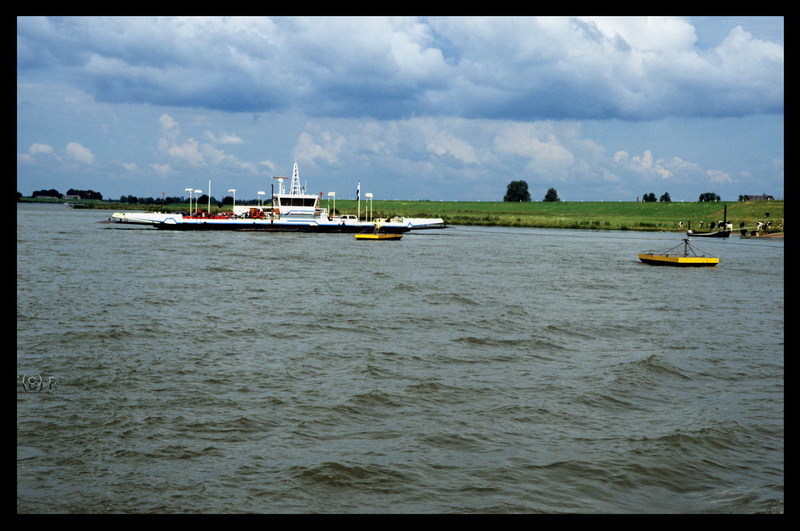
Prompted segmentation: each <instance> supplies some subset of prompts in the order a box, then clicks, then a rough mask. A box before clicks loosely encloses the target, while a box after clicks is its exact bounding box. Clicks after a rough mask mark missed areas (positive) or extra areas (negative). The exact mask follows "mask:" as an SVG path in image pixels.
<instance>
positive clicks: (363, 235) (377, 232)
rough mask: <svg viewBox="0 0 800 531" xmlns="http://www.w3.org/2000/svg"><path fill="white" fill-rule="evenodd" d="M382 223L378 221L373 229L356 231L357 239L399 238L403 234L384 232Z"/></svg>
mask: <svg viewBox="0 0 800 531" xmlns="http://www.w3.org/2000/svg"><path fill="white" fill-rule="evenodd" d="M381 227H382V226H381V224H380V223H376V224H375V225H373V227H372V229H370V230H365V231H363V232H359V233H356V240H399V239H400V238H402V237H403V235H402V234H401V233H399V232H383V231H382V230H381Z"/></svg>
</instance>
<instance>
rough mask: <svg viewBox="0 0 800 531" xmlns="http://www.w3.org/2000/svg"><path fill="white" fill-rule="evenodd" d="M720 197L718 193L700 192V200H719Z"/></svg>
mask: <svg viewBox="0 0 800 531" xmlns="http://www.w3.org/2000/svg"><path fill="white" fill-rule="evenodd" d="M719 200H720V198H719V196H718V195H717V194H715V193H713V192H706V193H704V194H700V199H698V201H719Z"/></svg>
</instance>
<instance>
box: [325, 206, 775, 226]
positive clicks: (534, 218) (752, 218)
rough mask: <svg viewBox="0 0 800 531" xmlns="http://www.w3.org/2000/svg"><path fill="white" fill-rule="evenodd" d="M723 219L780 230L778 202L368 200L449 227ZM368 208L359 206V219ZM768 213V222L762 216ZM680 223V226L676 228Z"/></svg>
mask: <svg viewBox="0 0 800 531" xmlns="http://www.w3.org/2000/svg"><path fill="white" fill-rule="evenodd" d="M725 206H727V207H728V213H727V218H728V221H730V222H732V223H733V225H734V229H735V230H738V229H739V223H740V222H744V223H745V225H746V226H748V227H755V225H756V223H757V222H759V221H761V222H764V221H765V220H766V219H768V220H770V221H771V222H772V224H773V231H777V230H778V228H777V226H778V225H783V223H784V219H783V215H784V214H783V201H769V202H765V201H750V202H736V201H730V202H716V203H700V202H694V203H676V202H668V203H660V202H658V203H641V202H618V203H613V202H600V201H591V202H572V201H566V202H548V203H545V202H529V203H510V202H502V201H496V202H462V201H453V202H437V201H374V202H373V205H372V211H373V217H389V216H406V217H436V218H442V219H444V221H445V222H446V223H447V224H449V225H496V226H505V227H540V228H569V229H608V230H638V231H683V230H686V228H687V226H688V224H689V222H691V226H692V228H694V229H698V228H699V227H700V222H701V221H702V222H703V224H704V226H705V227H708V226H709V224H710V223H711V222H712V221H713V222H715V223H717V222H719V221H720V220H722V219H723V216H724V215H725V212H724V209H725ZM366 208H368V206H367V205H366V203H365V202H364V201H362V202H361V215H362V216H364V215H365V213H366ZM336 209H337V210H338V211H340V212H342V213H346V214H355V213H356V210H357V209H358V205H357V204H356V201H352V200H351V201H344V200H337V201H336ZM766 212H769V218H766V217H765V213H766ZM679 222H683V227H680V226H679Z"/></svg>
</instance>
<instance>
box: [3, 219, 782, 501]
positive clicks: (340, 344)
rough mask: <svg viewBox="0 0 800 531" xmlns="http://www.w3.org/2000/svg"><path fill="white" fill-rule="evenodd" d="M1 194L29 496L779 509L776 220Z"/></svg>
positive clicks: (25, 494)
mask: <svg viewBox="0 0 800 531" xmlns="http://www.w3.org/2000/svg"><path fill="white" fill-rule="evenodd" d="M108 215H109V213H108V212H101V211H81V210H72V209H68V208H64V207H60V206H36V205H22V206H19V207H18V209H17V222H18V226H17V510H18V512H20V513H473V512H483V513H542V512H543V513H564V512H566V513H697V512H700V513H782V512H783V506H784V318H783V316H784V262H783V258H784V243H783V240H767V239H753V240H742V239H740V238H738V237H737V235H734V236H733V237H731V238H730V239H728V240H722V241H700V240H697V241H695V242H693V243H695V244H696V246H697V247H699V248H700V249H701V250H702V251H706V252H708V253H709V254H713V255H715V256H719V257H720V260H721V264H720V265H719V266H718V267H716V268H701V269H681V268H670V267H654V266H648V265H645V264H642V263H640V262H639V260H638V259H637V257H636V254H637V253H638V252H639V251H642V250H648V249H655V250H666V249H668V248H670V247H673V246H675V245H677V244H678V243H680V237H681V236H680V235H678V234H649V233H636V232H628V231H613V232H600V231H559V230H534V229H510V228H496V229H493V228H470V227H455V228H450V229H445V230H436V231H429V232H419V233H411V234H407V235H406V236H405V237H404V238H403V239H402V240H401V241H397V242H362V241H356V240H355V238H353V236H352V235H346V234H345V235H331V234H327V235H315V234H260V233H181V232H172V231H158V230H154V229H134V228H128V229H125V228H120V227H119V226H116V225H108V224H102V223H97V222H98V221H102V220H105V219H107V217H108Z"/></svg>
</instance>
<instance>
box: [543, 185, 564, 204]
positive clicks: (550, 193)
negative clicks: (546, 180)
mask: <svg viewBox="0 0 800 531" xmlns="http://www.w3.org/2000/svg"><path fill="white" fill-rule="evenodd" d="M544 201H547V202H553V203H556V202H558V201H561V199H559V198H558V192H556V189H555V188H549V189H548V190H547V193H546V194H544Z"/></svg>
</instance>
